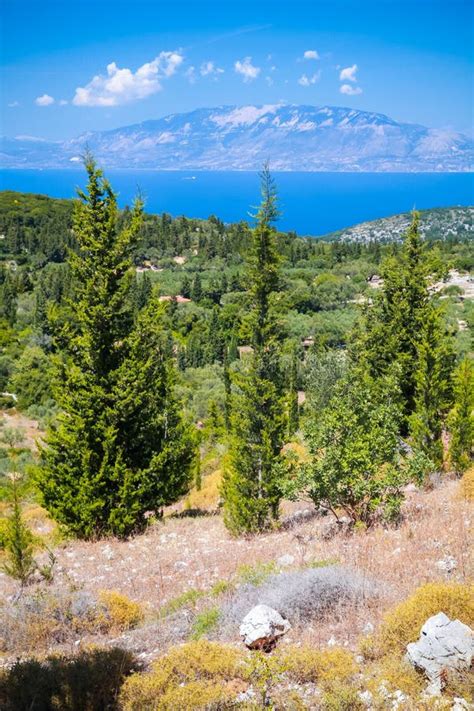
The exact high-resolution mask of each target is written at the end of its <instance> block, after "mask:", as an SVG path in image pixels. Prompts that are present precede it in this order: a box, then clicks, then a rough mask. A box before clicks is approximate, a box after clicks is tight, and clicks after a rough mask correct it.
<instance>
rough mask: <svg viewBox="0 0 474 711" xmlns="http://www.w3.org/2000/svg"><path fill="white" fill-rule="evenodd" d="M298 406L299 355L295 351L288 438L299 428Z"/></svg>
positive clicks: (289, 403) (289, 390)
mask: <svg viewBox="0 0 474 711" xmlns="http://www.w3.org/2000/svg"><path fill="white" fill-rule="evenodd" d="M299 419H300V414H299V406H298V353H297V350H296V348H295V350H294V351H293V355H292V359H291V367H290V384H289V388H288V436H289V437H292V436H293V435H294V434H295V432H296V430H297V429H298V426H299Z"/></svg>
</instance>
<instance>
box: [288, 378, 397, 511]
mask: <svg viewBox="0 0 474 711" xmlns="http://www.w3.org/2000/svg"><path fill="white" fill-rule="evenodd" d="M399 420H400V412H399V408H398V403H397V389H396V385H395V383H394V382H393V380H391V379H390V380H389V379H387V380H386V381H380V382H377V383H375V382H374V381H372V380H371V379H369V378H368V377H365V376H364V375H363V374H362V373H355V372H353V373H351V374H350V375H349V376H348V377H347V378H346V379H344V380H341V381H339V383H338V384H337V386H336V388H335V394H334V396H333V398H332V399H331V401H330V403H329V404H328V406H327V408H326V409H325V410H324V411H323V412H322V413H321V415H320V416H315V415H313V417H312V418H311V419H310V420H309V422H308V424H307V427H306V435H307V440H308V446H309V449H310V453H311V455H312V459H311V461H310V462H309V463H308V464H304V465H303V466H302V467H301V470H300V472H301V473H300V475H299V476H296V477H293V478H292V479H289V480H288V481H287V482H285V483H284V489H285V490H286V493H287V495H288V496H290V497H292V498H297V497H299V496H300V495H301V494H302V493H303V494H306V495H309V496H310V497H311V498H312V500H313V501H314V504H315V506H324V507H325V508H327V509H328V510H329V511H332V512H333V513H336V512H337V511H338V509H339V510H340V509H342V510H343V511H344V512H345V513H346V514H347V515H348V516H349V517H350V518H351V520H352V521H354V522H356V521H363V522H364V523H366V524H367V525H371V524H372V523H374V522H375V521H376V520H377V519H378V518H380V517H381V516H383V517H385V518H387V517H388V516H390V517H396V515H397V513H398V511H399V508H400V504H401V501H402V498H403V495H402V491H401V487H402V485H403V484H404V483H406V472H405V470H404V468H403V467H401V466H400V455H399V441H398V427H399Z"/></svg>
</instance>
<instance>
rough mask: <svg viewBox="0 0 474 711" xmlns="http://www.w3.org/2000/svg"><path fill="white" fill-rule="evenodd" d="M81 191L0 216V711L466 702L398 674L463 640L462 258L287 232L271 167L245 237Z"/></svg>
mask: <svg viewBox="0 0 474 711" xmlns="http://www.w3.org/2000/svg"><path fill="white" fill-rule="evenodd" d="M86 167H87V171H88V176H89V183H88V186H87V190H86V191H85V192H84V193H80V194H79V198H78V201H77V202H76V204H75V205H74V206H73V205H72V203H71V202H68V201H59V200H51V199H48V198H44V197H42V196H28V195H20V194H15V193H3V194H2V195H1V196H0V197H1V199H0V232H1V233H2V240H1V242H0V249H1V250H2V257H3V265H2V270H1V273H0V279H1V285H0V291H1V303H0V309H1V317H2V321H1V330H0V383H1V388H0V391H1V393H2V395H1V398H2V403H1V404H2V407H3V409H2V420H1V425H0V438H1V452H0V467H1V469H0V472H1V474H0V507H1V508H0V514H1V518H0V548H1V553H0V556H1V563H2V570H3V573H2V574H1V577H0V580H1V583H2V588H3V590H2V593H1V597H0V622H1V624H0V654H1V655H2V656H0V664H1V667H2V671H1V672H0V707H1V708H5V709H15V710H17V709H18V710H21V709H25V710H26V709H35V710H36V709H38V710H41V711H42V710H43V709H45V710H46V709H54V710H56V709H57V710H58V711H59V709H61V711H63V710H65V711H69V709H71V710H72V709H74V710H76V709H84V710H85V711H89V710H93V711H96V710H97V711H98V710H99V709H117V710H120V709H121V710H122V711H148V710H150V711H151V710H155V709H156V710H158V709H170V710H171V709H225V708H242V709H258V708H274V709H325V710H327V711H329V710H332V709H334V710H336V709H338V710H343V709H359V708H360V709H364V708H373V709H396V708H400V709H402V708H406V709H425V708H426V709H431V708H436V709H445V708H446V709H451V708H452V707H453V708H455V706H453V705H454V704H455V703H460V702H457V701H455V699H459V698H460V699H463V700H464V701H463V703H464V702H465V703H469V702H470V701H472V676H470V675H469V673H465V674H458V675H448V676H447V677H446V678H445V679H443V692H442V694H441V695H440V696H437V697H432V696H427V695H426V693H425V687H426V680H425V679H424V678H423V675H422V673H421V672H419V671H416V670H415V669H414V668H413V667H412V666H410V665H409V663H408V662H407V661H406V660H405V657H404V654H405V648H406V645H407V644H408V643H409V642H414V641H416V640H417V639H418V637H419V634H420V629H421V627H422V626H423V624H424V623H425V621H426V620H427V618H429V617H430V616H432V615H435V614H437V613H438V612H441V611H442V612H445V614H447V615H448V616H449V617H450V618H452V619H459V620H460V621H461V622H463V623H464V624H467V625H471V626H472V625H473V624H474V606H473V600H474V588H473V585H472V581H473V573H474V561H473V558H472V545H471V541H472V534H473V510H472V506H473V500H474V478H473V477H474V468H473V466H472V453H473V450H472V448H473V433H474V421H473V398H474V371H473V364H472V351H471V348H472V344H471V331H472V325H473V314H474V311H473V302H472V301H471V300H470V299H468V298H465V293H464V292H462V290H460V289H458V288H457V287H456V290H454V291H453V290H452V289H451V290H450V288H449V286H447V288H441V289H440V288H438V287H436V288H435V287H434V285H435V284H439V282H440V281H441V283H443V281H442V280H443V279H446V280H447V279H448V276H449V271H450V269H457V270H460V271H463V270H464V271H465V270H469V268H472V242H469V239H468V237H466V238H465V239H464V238H463V237H459V236H457V237H454V236H451V237H450V238H449V239H443V240H437V239H431V240H423V239H422V238H421V236H420V225H419V219H420V218H419V216H418V215H417V214H414V215H413V217H412V222H411V226H410V227H409V229H408V232H407V234H406V235H405V237H404V240H403V242H398V241H395V242H393V243H383V244H381V243H379V242H376V241H374V242H371V241H369V242H367V243H364V242H357V241H355V242H354V241H353V242H346V241H332V242H326V241H324V240H320V241H319V240H318V241H316V240H311V239H308V238H305V239H301V238H299V237H297V236H296V235H295V234H291V233H287V234H283V233H279V232H277V231H276V229H275V227H274V224H275V222H276V220H277V218H278V201H277V194H276V189H275V185H274V182H273V180H272V177H271V176H270V174H269V172H268V170H266V169H265V170H264V171H263V174H262V202H261V204H260V207H259V208H258V209H257V211H256V215H255V218H254V222H255V226H253V227H251V226H249V225H248V224H247V223H245V222H242V223H239V224H236V225H224V224H223V223H222V222H220V221H219V220H218V219H217V218H215V217H210V218H209V219H208V220H206V221H199V220H192V219H187V218H184V217H183V218H177V219H172V218H170V217H169V216H167V215H162V216H159V217H158V216H153V215H147V214H145V213H144V212H143V205H142V204H141V203H140V201H137V202H136V203H135V205H134V206H133V207H132V209H131V210H128V209H127V210H125V211H119V210H118V208H117V204H116V198H115V195H114V193H113V191H112V188H111V187H110V185H109V184H108V183H107V181H105V180H104V178H103V176H102V174H101V172H100V171H99V170H98V169H97V167H96V166H95V164H94V162H93V161H92V160H89V161H88V163H87V165H86ZM374 275H377V276H379V277H380V279H377V278H375V279H374ZM468 275H469V272H468V271H467V273H466V280H467V278H468ZM448 284H449V282H448V281H446V285H448ZM262 603H263V604H266V605H269V606H270V607H272V608H274V609H276V610H278V612H279V613H280V614H281V615H283V617H285V619H287V620H288V621H289V622H290V624H291V630H290V631H289V632H288V633H287V634H286V635H285V637H284V638H283V639H282V640H281V641H280V642H279V644H278V645H277V646H276V648H275V649H273V651H271V652H270V653H268V654H266V653H263V652H259V651H249V650H246V649H245V648H244V646H243V645H242V643H241V642H240V641H239V624H240V622H241V621H242V618H243V617H244V616H245V615H246V613H247V612H248V611H249V609H250V608H252V607H253V606H254V605H256V604H262ZM461 708H462V707H461ZM458 711H459V709H458Z"/></svg>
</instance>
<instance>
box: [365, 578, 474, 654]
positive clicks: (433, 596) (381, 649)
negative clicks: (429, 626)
mask: <svg viewBox="0 0 474 711" xmlns="http://www.w3.org/2000/svg"><path fill="white" fill-rule="evenodd" d="M438 612H444V613H445V614H446V615H447V616H448V617H450V618H451V619H453V620H455V619H458V620H461V622H464V624H466V625H469V626H471V627H472V626H473V625H474V585H464V584H461V583H427V584H426V585H423V586H422V587H420V588H418V589H417V590H416V591H415V592H414V593H413V595H411V596H410V597H409V598H408V599H407V600H405V601H404V602H402V603H400V604H399V605H397V606H396V607H395V608H394V609H393V610H391V611H390V612H388V614H387V615H385V617H384V620H383V622H382V626H381V628H380V630H379V631H378V633H377V634H376V635H375V636H374V637H373V638H367V640H366V642H365V643H364V650H363V651H364V653H366V654H368V655H369V656H372V657H374V658H377V657H381V656H384V655H387V654H390V653H394V652H398V653H404V651H405V648H406V645H407V644H408V643H409V642H416V641H417V640H418V638H419V636H420V630H421V628H422V626H423V625H424V623H425V622H426V620H427V619H428V618H429V617H431V616H432V615H436V614H438Z"/></svg>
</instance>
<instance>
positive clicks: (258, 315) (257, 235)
mask: <svg viewBox="0 0 474 711" xmlns="http://www.w3.org/2000/svg"><path fill="white" fill-rule="evenodd" d="M261 185H262V203H261V205H260V208H259V210H258V213H257V215H256V219H257V224H256V227H255V229H254V230H253V239H252V246H251V248H250V253H249V257H248V269H247V283H248V284H249V291H248V296H249V317H248V321H247V324H246V327H247V334H248V337H249V340H250V344H251V346H252V349H253V352H252V356H251V358H250V359H249V365H248V368H247V369H246V370H245V371H244V372H243V373H242V374H241V376H240V377H236V378H235V386H236V391H237V392H236V394H235V397H234V399H233V407H232V414H231V437H230V447H229V465H228V467H227V468H226V470H225V473H224V479H223V491H222V493H223V497H224V521H225V524H226V526H227V527H228V529H229V530H230V531H231V532H232V533H234V534H239V533H244V532H257V531H262V530H263V529H265V528H266V527H268V526H269V525H270V524H271V522H272V520H274V519H276V518H277V517H278V509H279V503H280V498H281V494H280V489H279V484H278V476H277V466H276V465H277V463H278V461H279V456H280V450H281V447H282V444H283V439H284V428H285V403H284V396H283V392H282V386H281V375H280V364H279V347H278V342H277V323H276V318H275V313H274V304H273V301H274V295H275V293H276V292H277V290H278V287H279V272H278V268H279V262H280V257H279V254H278V250H277V243H276V233H275V230H274V228H273V227H272V223H273V222H274V221H275V219H276V218H277V216H278V212H277V206H276V191H275V187H274V183H273V180H272V178H271V176H270V173H269V170H268V167H265V168H264V170H263V172H262V175H261Z"/></svg>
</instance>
